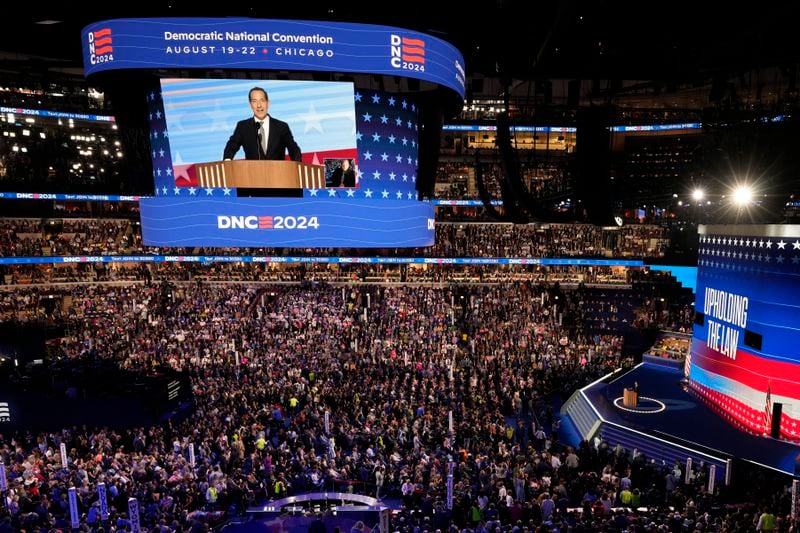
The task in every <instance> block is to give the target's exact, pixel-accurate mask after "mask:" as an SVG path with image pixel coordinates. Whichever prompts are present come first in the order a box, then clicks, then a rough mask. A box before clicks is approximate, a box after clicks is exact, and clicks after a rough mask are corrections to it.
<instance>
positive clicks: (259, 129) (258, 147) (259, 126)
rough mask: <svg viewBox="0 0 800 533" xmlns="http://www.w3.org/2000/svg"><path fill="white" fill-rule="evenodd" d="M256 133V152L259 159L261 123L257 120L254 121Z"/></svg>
mask: <svg viewBox="0 0 800 533" xmlns="http://www.w3.org/2000/svg"><path fill="white" fill-rule="evenodd" d="M256 135H257V136H258V146H257V147H256V151H257V152H258V159H259V161H260V160H261V150H262V148H261V147H262V146H263V145H262V144H261V123H259V122H256Z"/></svg>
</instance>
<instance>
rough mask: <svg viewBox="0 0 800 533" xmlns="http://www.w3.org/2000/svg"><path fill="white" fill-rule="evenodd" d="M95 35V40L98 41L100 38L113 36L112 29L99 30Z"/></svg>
mask: <svg viewBox="0 0 800 533" xmlns="http://www.w3.org/2000/svg"><path fill="white" fill-rule="evenodd" d="M93 33H94V38H95V39H97V38H98V37H105V36H106V35H111V28H103V29H102V30H97V31H96V32H93Z"/></svg>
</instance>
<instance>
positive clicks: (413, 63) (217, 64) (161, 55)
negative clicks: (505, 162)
mask: <svg viewBox="0 0 800 533" xmlns="http://www.w3.org/2000/svg"><path fill="white" fill-rule="evenodd" d="M81 36H82V43H83V57H84V67H85V72H86V75H87V76H88V75H91V74H95V73H97V72H103V71H108V70H115V69H166V68H180V69H186V68H208V69H219V68H222V69H225V68H229V69H237V70H241V69H258V70H293V71H308V70H314V71H326V72H363V73H367V74H379V75H389V76H403V77H408V78H417V79H420V80H424V81H428V82H431V83H435V84H438V85H442V86H444V87H448V88H450V89H452V90H453V91H455V92H456V93H457V94H458V95H459V97H461V98H462V99H463V98H464V58H463V57H462V55H461V53H460V52H459V51H458V50H457V49H456V48H455V47H454V46H453V45H451V44H449V43H447V42H445V41H443V40H441V39H439V38H436V37H433V36H431V35H426V34H424V33H420V32H416V31H411V30H405V29H402V28H393V27H389V26H376V25H372V24H352V23H346V22H319V21H307V20H266V19H246V18H225V19H214V18H146V19H133V18H130V19H116V20H106V21H101V22H95V23H93V24H90V25H89V26H87V27H85V28H84V29H83V31H82V35H81Z"/></svg>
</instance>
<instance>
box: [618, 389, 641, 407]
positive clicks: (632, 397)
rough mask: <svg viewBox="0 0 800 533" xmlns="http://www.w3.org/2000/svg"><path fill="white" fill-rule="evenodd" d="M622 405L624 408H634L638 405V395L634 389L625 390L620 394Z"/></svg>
mask: <svg viewBox="0 0 800 533" xmlns="http://www.w3.org/2000/svg"><path fill="white" fill-rule="evenodd" d="M622 405H624V406H625V407H636V406H637V405H639V393H638V392H637V391H636V389H627V388H626V389H625V391H624V392H623V393H622Z"/></svg>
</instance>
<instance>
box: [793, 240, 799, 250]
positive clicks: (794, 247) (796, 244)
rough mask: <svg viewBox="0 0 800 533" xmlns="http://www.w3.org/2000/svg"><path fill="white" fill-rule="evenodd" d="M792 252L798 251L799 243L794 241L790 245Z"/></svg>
mask: <svg viewBox="0 0 800 533" xmlns="http://www.w3.org/2000/svg"><path fill="white" fill-rule="evenodd" d="M792 250H800V241H794V242H793V243H792Z"/></svg>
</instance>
